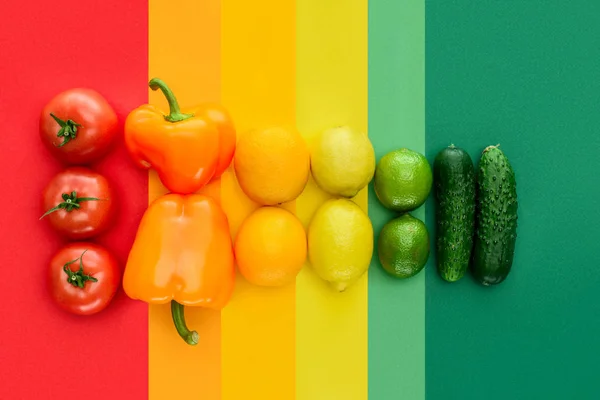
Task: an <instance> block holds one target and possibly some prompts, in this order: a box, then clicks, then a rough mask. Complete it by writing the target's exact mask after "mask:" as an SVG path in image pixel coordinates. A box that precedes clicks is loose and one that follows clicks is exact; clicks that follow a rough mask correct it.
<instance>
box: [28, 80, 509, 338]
mask: <svg viewBox="0 0 600 400" xmlns="http://www.w3.org/2000/svg"><path fill="white" fill-rule="evenodd" d="M149 86H150V88H151V89H152V90H160V91H161V92H162V93H163V94H164V96H165V98H166V100H167V102H168V104H169V112H168V113H163V112H162V111H161V110H160V108H158V107H156V106H153V105H149V104H144V105H141V106H139V107H137V108H135V109H134V110H132V111H131V112H130V113H129V114H128V116H127V119H126V120H125V125H124V132H123V136H124V141H125V145H126V148H127V151H128V153H129V155H130V156H131V159H132V160H133V161H134V162H135V163H136V164H137V165H138V166H139V167H140V168H144V169H153V170H155V171H156V172H157V175H158V177H159V179H160V181H161V182H162V184H163V185H164V186H165V187H166V189H167V190H168V193H167V194H165V195H163V196H161V197H159V198H158V199H156V200H155V201H153V202H152V203H151V204H150V205H149V206H148V208H147V210H146V211H145V213H144V215H143V217H142V219H141V221H140V222H139V226H138V228H137V234H136V237H135V240H134V243H133V245H132V248H131V250H130V252H129V256H128V259H127V263H126V265H125V268H124V273H123V275H122V287H123V289H124V291H125V293H126V294H127V295H128V296H129V297H130V298H132V299H137V300H142V301H144V302H147V303H152V304H165V303H170V304H171V310H172V318H173V322H174V325H175V328H176V330H177V332H178V333H179V335H180V336H181V337H182V339H184V340H185V341H186V342H187V343H188V344H192V345H194V344H196V343H197V342H198V335H197V333H196V332H195V331H190V330H189V329H188V328H187V326H186V323H185V318H184V306H200V307H208V308H214V309H222V308H223V307H225V306H226V305H227V304H228V302H229V300H230V298H231V296H232V293H233V290H234V285H235V274H236V272H239V273H240V274H241V275H242V276H243V277H244V278H245V279H246V280H247V281H248V282H250V283H252V284H255V285H260V286H266V287H276V286H283V285H287V284H289V283H291V282H293V281H294V280H295V278H296V276H297V275H298V273H299V272H300V270H301V269H302V268H303V267H304V265H305V264H306V261H307V259H308V261H309V264H310V268H312V270H313V271H314V272H315V273H316V275H317V276H319V277H320V278H321V279H322V280H323V281H325V282H327V283H328V284H329V286H331V287H332V288H333V289H334V290H336V291H340V292H342V291H344V290H346V289H347V288H348V287H349V286H351V285H353V284H354V283H355V282H356V281H357V280H358V279H360V278H361V277H362V276H363V275H364V274H365V273H366V272H367V270H368V268H369V267H370V265H371V258H372V255H373V250H374V232H373V227H372V224H371V221H370V219H369V217H368V215H367V214H366V213H365V211H364V210H363V209H362V208H361V207H359V206H358V205H357V203H356V202H355V201H354V198H355V196H356V195H357V194H358V193H359V192H361V191H362V190H363V189H365V188H366V187H367V185H369V183H370V182H371V181H373V186H374V189H375V193H376V196H377V198H378V200H379V202H380V203H381V204H382V205H383V206H384V207H386V208H388V209H389V210H392V211H394V212H395V213H397V214H398V215H397V216H396V217H395V218H393V219H392V220H390V221H388V223H386V224H385V225H384V227H383V228H382V230H381V232H380V233H379V241H378V243H377V253H378V256H379V260H380V261H381V265H382V267H383V268H384V270H385V271H386V272H387V273H389V274H390V275H393V276H395V277H397V278H410V277H412V276H415V275H416V274H418V273H419V272H420V271H421V270H422V269H423V267H424V266H425V264H426V262H427V260H428V258H429V254H430V238H429V233H428V231H427V228H426V226H425V224H424V223H423V221H421V220H420V219H418V218H415V217H414V216H412V215H411V214H410V212H411V211H414V210H416V209H417V208H419V207H420V206H421V205H423V204H424V203H425V201H426V199H427V198H428V196H429V194H430V191H431V188H432V186H433V184H434V183H435V189H436V199H437V210H438V213H437V226H438V229H437V241H436V243H437V254H438V269H439V271H440V274H441V275H442V277H443V278H444V279H446V280H448V281H455V280H458V279H460V277H462V275H464V271H465V270H466V267H465V265H466V263H467V261H468V260H467V259H470V258H471V250H470V249H471V248H472V247H473V246H472V245H473V244H474V250H473V253H474V259H475V261H476V262H475V271H476V276H478V277H479V279H480V280H481V281H482V283H485V284H492V283H498V282H500V281H501V280H502V279H503V278H502V277H501V275H502V274H504V276H505V275H506V274H507V271H506V270H507V269H510V263H511V262H512V252H513V250H514V239H515V234H516V232H515V228H516V189H515V183H514V174H513V173H512V169H511V168H510V164H509V163H508V160H507V159H506V157H504V155H503V154H502V152H501V151H500V150H499V149H498V148H497V147H494V146H491V147H488V148H486V150H485V151H484V153H483V155H482V158H481V161H480V169H479V174H478V178H479V181H478V182H479V191H478V193H479V194H478V197H477V204H478V207H477V208H475V202H476V200H475V180H474V177H475V174H474V170H473V166H472V163H471V164H470V166H469V162H470V159H468V156H465V154H466V153H464V152H463V151H462V150H460V149H458V148H455V147H453V146H451V147H449V148H448V149H446V150H444V151H443V152H441V153H440V154H439V155H438V157H437V158H436V161H435V163H434V171H433V173H432V169H431V166H430V164H429V163H428V161H427V159H426V158H425V156H424V155H422V154H420V153H418V152H415V151H413V150H410V149H407V148H399V149H397V150H393V151H391V152H389V153H388V154H386V155H384V156H383V157H382V158H381V159H380V160H379V162H376V159H375V152H374V149H373V146H372V144H371V142H370V141H369V139H368V136H367V134H366V133H365V132H360V131H358V130H356V129H352V128H351V127H348V126H337V127H331V128H329V129H325V130H323V131H322V132H320V133H319V134H318V135H317V136H316V137H315V139H314V140H313V141H312V142H311V143H310V145H309V144H308V143H307V142H305V140H304V139H303V137H302V136H301V135H300V133H299V132H298V131H297V130H296V129H295V128H293V127H282V126H271V127H262V128H255V129H251V130H249V131H247V132H245V133H244V134H243V135H239V137H238V135H237V133H236V129H235V127H234V124H233V121H232V119H231V117H230V115H229V114H228V112H227V110H225V109H224V108H223V107H222V106H220V105H217V104H202V105H199V106H197V107H194V108H189V109H185V110H182V109H180V107H179V104H178V102H177V99H176V97H175V95H174V94H173V92H172V91H171V90H170V89H169V87H168V86H167V85H166V83H165V82H163V81H161V80H160V79H156V78H155V79H152V80H150V82H149ZM116 127H117V117H116V114H115V113H114V111H113V110H112V108H110V106H109V105H108V103H107V102H106V100H104V99H103V98H102V97H101V96H100V95H99V94H97V93H96V92H94V91H91V90H89V89H74V90H69V91H66V92H64V93H61V94H59V95H58V96H56V97H55V98H54V99H53V100H52V101H51V102H50V104H49V105H48V106H47V107H46V108H44V110H43V112H42V117H41V122H40V128H41V129H40V132H41V135H42V136H41V137H42V138H43V139H44V141H45V143H46V144H47V147H48V149H49V150H50V151H52V152H53V154H55V155H56V157H57V158H59V159H61V160H62V161H63V162H64V163H65V164H68V165H70V167H69V168H67V169H65V170H64V171H62V172H61V173H59V174H58V175H57V176H56V177H54V178H53V180H52V181H51V183H50V184H49V185H48V188H47V189H46V193H45V195H44V212H45V213H44V215H43V218H44V219H47V220H48V221H49V223H50V224H51V226H53V228H54V229H55V230H56V231H57V232H59V233H60V234H62V235H63V236H65V237H67V238H69V239H72V240H75V241H77V242H75V243H71V244H70V245H68V246H67V247H66V248H65V249H66V250H64V251H62V252H61V253H60V256H57V257H55V258H54V259H53V261H52V266H51V271H52V280H53V282H54V284H53V285H54V286H53V287H54V289H53V295H54V298H55V299H56V300H57V302H58V303H59V304H61V305H62V306H63V308H65V309H68V310H69V311H72V312H76V313H79V314H91V313H94V312H98V311H100V310H102V309H103V308H104V307H106V305H108V303H109V302H110V300H111V299H112V297H113V296H114V293H115V292H116V289H117V287H118V285H119V283H120V282H121V275H120V272H118V271H119V269H118V268H117V267H116V262H115V261H114V257H112V256H111V255H110V253H109V252H108V250H107V249H104V248H102V247H100V246H98V245H96V244H92V243H90V242H85V241H84V240H86V239H89V238H91V237H93V236H96V235H98V234H100V233H102V232H104V231H106V230H107V229H108V227H109V226H110V224H111V221H112V218H113V217H114V208H115V207H116V202H115V199H114V193H113V192H112V190H111V188H110V185H109V183H108V181H107V180H106V178H104V177H103V176H101V175H100V174H98V173H97V172H95V171H93V170H91V169H90V168H88V167H84V166H82V164H90V163H92V162H94V161H97V160H98V159H100V158H101V157H103V156H104V155H106V153H107V152H108V151H109V150H110V148H111V146H112V143H113V142H114V139H115V137H116V135H117V132H116V130H117V128H116ZM75 165H76V166H75ZM230 165H232V166H233V172H234V176H235V179H236V181H237V183H238V184H239V189H240V190H241V191H242V193H244V194H245V196H246V197H247V201H248V202H251V203H252V209H253V211H252V212H250V213H249V215H248V216H246V218H245V219H244V220H243V221H242V222H241V225H240V226H239V229H238V230H237V232H236V234H235V235H232V234H231V231H230V223H231V221H229V219H228V217H227V215H226V213H225V212H224V210H223V209H222V207H221V204H220V200H219V198H218V197H215V198H213V197H211V196H209V195H207V194H199V192H201V193H205V191H203V189H204V188H205V187H206V186H207V185H208V184H209V183H211V182H215V181H217V180H220V179H221V178H222V175H223V174H224V173H225V171H226V170H228V168H229V167H230ZM311 175H312V177H313V179H314V181H315V183H316V185H317V186H318V187H320V189H321V190H322V191H323V192H325V193H327V195H328V196H329V197H330V198H329V200H326V201H324V202H323V203H322V204H321V205H320V206H319V207H318V208H317V209H316V210H315V212H314V214H313V216H312V218H311V219H310V221H309V222H308V226H307V229H305V227H304V226H303V224H302V223H301V221H300V220H299V219H298V217H297V216H296V215H295V214H294V213H292V212H290V211H289V210H288V209H289V207H288V205H290V204H291V203H290V202H292V201H294V200H295V199H297V198H298V197H299V196H300V195H301V194H302V193H304V192H305V190H306V188H307V186H308V183H309V179H310V176H311ZM240 200H241V199H240ZM475 214H477V215H475ZM476 221H477V225H476V226H477V229H475V228H474V226H475V225H474V224H475V222H476ZM67 250H68V251H67ZM236 265H237V268H236ZM78 303H85V304H78Z"/></svg>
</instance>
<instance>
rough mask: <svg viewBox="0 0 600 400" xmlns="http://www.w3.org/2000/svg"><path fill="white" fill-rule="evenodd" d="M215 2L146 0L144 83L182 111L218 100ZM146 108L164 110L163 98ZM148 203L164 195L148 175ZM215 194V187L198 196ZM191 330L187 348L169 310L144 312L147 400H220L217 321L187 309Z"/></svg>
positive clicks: (152, 95) (217, 6)
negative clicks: (163, 87) (193, 339)
mask: <svg viewBox="0 0 600 400" xmlns="http://www.w3.org/2000/svg"><path fill="white" fill-rule="evenodd" d="M220 3H221V2H220V0H203V1H195V0H170V1H160V0H149V77H160V78H161V79H163V80H164V81H165V82H166V83H167V84H168V85H169V86H170V87H171V89H172V90H173V92H174V93H175V95H176V96H177V98H178V100H179V103H180V105H181V107H182V108H184V107H189V106H193V105H195V104H197V103H198V102H203V101H219V100H220V50H221V47H220V32H221V27H220V14H221V4H220ZM150 102H151V103H153V104H158V105H161V106H162V107H164V109H165V111H166V110H167V109H168V108H167V104H166V101H165V99H164V97H163V96H162V94H160V93H155V92H152V91H150ZM148 191H149V193H148V194H149V201H152V200H154V199H155V198H156V197H158V196H160V195H161V194H163V193H165V188H164V187H163V186H162V185H161V183H160V180H159V179H158V177H157V176H156V174H155V173H154V172H151V173H150V179H149V188H148ZM203 191H204V192H208V193H207V194H212V195H216V196H215V197H218V194H219V182H218V181H217V182H216V183H214V184H211V186H210V187H207V188H206V189H204V190H203ZM185 313H186V320H187V322H188V326H189V327H190V329H195V330H197V331H198V333H199V335H200V343H199V344H198V345H197V346H196V347H191V346H189V345H187V344H186V343H184V342H183V340H181V338H180V337H179V336H178V335H177V332H176V331H175V328H174V326H173V322H172V320H171V313H170V306H169V305H168V304H166V305H161V306H150V307H149V326H148V329H149V348H148V352H149V367H148V368H149V370H148V374H149V398H150V400H166V399H176V398H179V397H181V398H183V397H185V398H192V397H194V394H196V397H197V398H202V399H203V400H217V399H220V398H221V368H220V364H221V316H220V312H219V311H211V310H206V309H200V308H193V307H186V309H185Z"/></svg>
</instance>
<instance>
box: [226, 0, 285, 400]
mask: <svg viewBox="0 0 600 400" xmlns="http://www.w3.org/2000/svg"><path fill="white" fill-rule="evenodd" d="M295 11H296V10H295V2H294V1H289V0H286V1H281V0H257V1H247V0H222V31H221V32H222V47H221V51H222V59H221V62H222V70H221V73H222V89H221V90H222V91H221V94H222V102H223V104H224V105H225V106H226V107H227V108H228V109H229V110H230V112H231V114H232V116H233V118H234V119H235V123H236V126H237V129H238V133H239V135H243V134H244V131H245V130H247V129H249V128H254V127H260V126H264V125H293V124H294V123H295V91H294V88H295V81H294V76H295ZM232 171H233V169H232V168H230V169H229V170H228V171H227V172H226V173H225V174H224V176H223V179H222V188H221V201H222V204H223V207H224V210H225V212H226V213H227V215H228V218H229V222H230V226H231V230H232V234H233V235H234V237H235V233H236V232H237V229H238V227H239V226H240V224H241V223H242V221H243V220H244V218H245V217H246V216H247V215H248V214H249V213H250V212H251V211H252V210H254V209H255V208H256V205H255V204H254V203H253V202H251V201H250V200H249V199H248V198H247V197H246V196H245V195H244V194H243V192H242V191H241V189H240V188H239V186H238V184H237V182H236V180H235V176H234V174H233V172H232ZM286 208H288V209H290V210H292V211H293V210H294V204H293V202H292V203H291V204H287V205H286ZM294 286H295V285H293V284H292V285H289V286H287V287H285V288H279V289H266V288H260V287H256V286H252V285H250V284H248V283H247V282H246V281H245V280H244V279H243V278H241V277H240V276H239V274H238V279H237V283H236V290H235V293H234V298H233V299H232V301H231V302H230V303H229V305H228V306H227V307H226V308H225V309H224V310H223V312H222V343H223V349H222V368H223V369H222V377H223V388H222V393H223V400H243V399H248V400H250V399H260V400H270V399H276V400H284V399H293V398H294V396H295V287H294Z"/></svg>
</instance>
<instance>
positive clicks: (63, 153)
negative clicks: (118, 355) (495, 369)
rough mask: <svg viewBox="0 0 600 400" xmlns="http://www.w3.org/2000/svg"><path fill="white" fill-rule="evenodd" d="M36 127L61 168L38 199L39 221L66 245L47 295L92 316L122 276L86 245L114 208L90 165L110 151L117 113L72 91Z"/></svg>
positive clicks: (103, 251)
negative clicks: (45, 222) (40, 204)
mask: <svg viewBox="0 0 600 400" xmlns="http://www.w3.org/2000/svg"><path fill="white" fill-rule="evenodd" d="M39 127H40V129H39V133H40V139H41V140H42V142H43V143H44V145H45V147H46V148H47V149H48V150H49V151H50V152H51V154H52V155H53V156H54V157H55V158H56V159H57V160H58V161H60V162H61V163H62V164H63V165H64V166H65V167H64V168H63V169H62V170H61V171H59V172H58V173H57V174H56V175H54V176H53V177H52V178H51V179H50V181H49V182H48V183H47V184H46V186H45V188H44V191H43V195H42V208H43V215H42V216H41V217H40V219H44V220H46V221H48V224H49V225H50V227H51V228H52V230H53V232H55V233H56V234H57V235H59V236H60V237H62V238H64V239H66V240H67V244H65V245H63V246H62V247H61V248H60V249H58V250H57V251H56V252H55V254H54V255H53V256H52V259H51V261H50V267H49V270H48V274H47V277H48V284H49V285H48V286H49V290H50V294H51V297H52V298H53V300H54V301H55V302H56V304H58V305H59V306H60V307H61V308H62V309H64V310H66V311H69V312H72V313H74V314H79V315H90V314H95V313H97V312H99V311H102V310H104V309H105V308H106V307H107V306H108V305H109V304H110V302H111V301H112V299H113V297H114V295H115V293H116V292H117V290H118V288H119V285H120V280H121V272H120V268H119V266H118V263H117V260H116V258H115V256H114V255H113V254H112V252H111V251H110V250H109V249H107V248H106V247H105V246H102V245H100V244H97V243H94V242H92V241H90V239H93V238H96V237H97V236H99V235H100V234H103V233H106V232H107V231H108V230H109V229H110V228H111V227H112V224H113V222H114V219H115V216H116V203H115V202H114V201H113V198H114V192H113V189H112V186H111V184H110V183H109V181H108V179H107V178H106V177H105V176H103V175H102V174H100V173H99V172H97V171H94V170H93V169H92V168H90V167H89V165H91V164H93V163H95V162H97V161H99V160H100V159H102V158H103V157H105V156H106V155H107V154H108V152H109V151H111V149H112V148H113V145H114V142H115V139H116V137H117V134H118V120H117V114H116V113H115V111H114V110H113V108H112V107H111V106H110V104H109V103H108V102H107V101H106V99H105V98H103V97H102V96H101V95H100V94H99V93H98V92H96V91H94V90H90V89H79V88H78V89H71V90H66V91H64V92H61V93H59V94H58V95H56V96H55V97H54V98H52V99H51V100H50V101H49V102H48V103H47V104H46V105H45V107H44V108H43V110H42V112H41V117H40V126H39Z"/></svg>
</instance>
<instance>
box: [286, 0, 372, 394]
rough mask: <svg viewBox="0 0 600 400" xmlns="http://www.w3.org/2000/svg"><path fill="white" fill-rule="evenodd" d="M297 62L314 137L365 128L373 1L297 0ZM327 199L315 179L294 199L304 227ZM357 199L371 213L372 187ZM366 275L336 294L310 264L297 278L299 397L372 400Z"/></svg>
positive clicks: (305, 122) (305, 129) (308, 131)
mask: <svg viewBox="0 0 600 400" xmlns="http://www.w3.org/2000/svg"><path fill="white" fill-rule="evenodd" d="M296 65H297V78H296V102H297V105H296V118H297V125H298V128H299V129H300V131H301V132H302V133H303V134H304V135H305V137H306V138H307V139H308V140H309V141H310V139H311V137H313V136H314V134H315V133H317V132H318V131H320V130H322V129H326V128H329V127H332V126H335V125H341V124H349V125H350V126H352V127H353V128H355V129H359V130H361V131H363V132H364V133H365V134H366V133H367V0H328V1H323V0H303V1H298V3H297V64H296ZM327 198H328V196H326V195H325V194H324V193H323V192H322V191H321V190H320V189H318V188H317V187H316V185H315V184H314V182H313V181H312V180H311V183H310V186H309V187H308V188H307V190H306V191H305V192H304V193H303V195H302V196H301V197H300V198H298V200H297V204H296V209H297V214H298V216H299V217H300V219H301V220H302V221H303V223H304V224H305V225H307V224H308V222H309V221H310V218H311V217H312V215H313V213H314V211H315V210H316V208H317V207H318V206H319V205H320V204H321V203H322V202H323V200H325V199H327ZM355 201H356V202H357V203H358V204H359V205H360V206H361V207H362V208H363V210H365V212H366V211H367V189H363V190H362V191H361V192H360V193H359V194H358V195H357V197H356V198H355ZM367 279H368V277H367V274H365V275H364V276H363V278H362V279H360V281H358V282H357V283H356V284H355V285H354V286H352V287H351V288H350V289H348V290H347V291H346V292H344V293H334V292H333V291H332V290H331V289H330V288H329V287H328V286H326V285H325V284H324V283H323V282H322V281H320V280H319V279H318V278H317V277H316V275H315V274H314V273H313V272H312V270H310V267H308V266H305V268H304V269H303V271H302V272H301V273H300V275H299V276H298V279H297V282H296V300H297V306H296V315H297V317H296V324H297V330H296V335H297V339H296V357H297V358H296V360H297V361H296V368H297V375H296V376H297V382H296V385H297V392H296V393H297V397H296V398H297V399H298V400H330V399H344V400H352V399H357V400H358V399H360V400H364V399H366V398H367V371H368V370H367ZM283 398H287V397H282V399H283Z"/></svg>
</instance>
